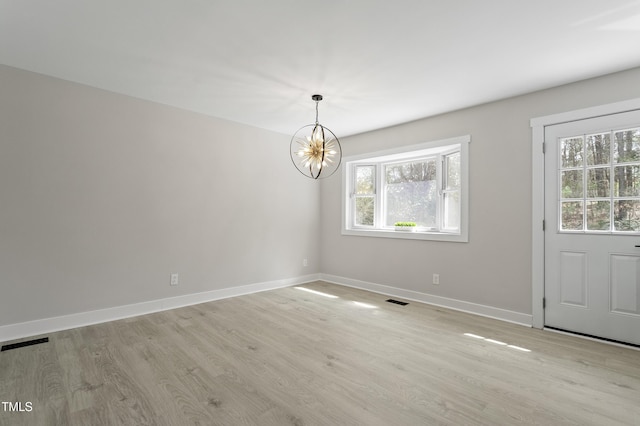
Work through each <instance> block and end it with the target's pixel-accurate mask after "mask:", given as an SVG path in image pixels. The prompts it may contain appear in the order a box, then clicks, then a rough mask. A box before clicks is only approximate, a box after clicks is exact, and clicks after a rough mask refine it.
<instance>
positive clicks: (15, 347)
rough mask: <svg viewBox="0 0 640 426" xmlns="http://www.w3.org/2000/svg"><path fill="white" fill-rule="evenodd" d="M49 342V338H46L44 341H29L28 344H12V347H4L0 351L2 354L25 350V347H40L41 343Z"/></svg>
mask: <svg viewBox="0 0 640 426" xmlns="http://www.w3.org/2000/svg"><path fill="white" fill-rule="evenodd" d="M48 341H49V338H48V337H44V338H42V339H35V340H27V341H26V342H19V343H12V344H10V345H4V346H2V350H0V352H4V351H9V350H11V349H17V348H24V347H25V346H33V345H39V344H40V343H47V342H48Z"/></svg>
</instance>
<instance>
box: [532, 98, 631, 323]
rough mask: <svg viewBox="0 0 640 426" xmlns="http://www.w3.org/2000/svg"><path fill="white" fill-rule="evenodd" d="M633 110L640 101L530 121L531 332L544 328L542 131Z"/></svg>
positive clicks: (619, 103)
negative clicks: (549, 127) (553, 126)
mask: <svg viewBox="0 0 640 426" xmlns="http://www.w3.org/2000/svg"><path fill="white" fill-rule="evenodd" d="M634 110H640V98H636V99H630V100H627V101H622V102H616V103H612V104H606V105H600V106H596V107H591V108H584V109H578V110H574V111H568V112H563V113H559V114H553V115H547V116H543V117H536V118H532V119H531V122H530V124H531V132H532V144H531V154H532V155H531V157H532V212H531V239H532V243H531V244H532V247H531V248H532V250H531V253H532V254H531V256H532V259H531V302H532V306H531V314H532V319H531V325H532V326H533V327H535V328H540V329H542V328H544V307H543V298H544V231H543V223H544V196H545V192H544V191H545V190H544V151H543V150H544V133H545V132H544V129H545V127H546V126H552V125H555V124H562V123H567V122H570V121H576V120H585V119H589V118H595V117H599V116H603V115H609V114H616V113H621V112H628V111H634Z"/></svg>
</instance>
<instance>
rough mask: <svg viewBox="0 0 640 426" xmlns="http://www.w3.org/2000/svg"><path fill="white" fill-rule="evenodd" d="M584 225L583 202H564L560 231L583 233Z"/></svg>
mask: <svg viewBox="0 0 640 426" xmlns="http://www.w3.org/2000/svg"><path fill="white" fill-rule="evenodd" d="M583 224H584V219H583V211H582V201H566V202H563V203H562V223H561V224H560V229H561V230H564V231H582V229H583Z"/></svg>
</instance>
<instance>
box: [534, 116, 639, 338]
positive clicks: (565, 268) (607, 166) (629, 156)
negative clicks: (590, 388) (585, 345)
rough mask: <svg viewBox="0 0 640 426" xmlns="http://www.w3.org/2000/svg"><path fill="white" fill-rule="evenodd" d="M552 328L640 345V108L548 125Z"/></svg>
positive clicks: (548, 310)
mask: <svg viewBox="0 0 640 426" xmlns="http://www.w3.org/2000/svg"><path fill="white" fill-rule="evenodd" d="M545 148H546V149H545V224H546V226H545V233H544V234H545V287H544V293H545V294H544V297H545V302H546V306H545V310H544V318H545V319H544V322H545V326H547V327H555V328H559V329H563V330H567V331H572V332H578V333H583V334H587V335H592V336H597V337H602V338H606V339H612V340H617V341H621V342H627V343H632V344H636V345H640V111H634V112H627V113H620V114H614V115H608V116H603V117H597V118H591V119H588V120H580V121H574V122H570V123H565V124H558V125H554V126H548V127H546V128H545Z"/></svg>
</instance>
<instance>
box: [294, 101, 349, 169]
mask: <svg viewBox="0 0 640 426" xmlns="http://www.w3.org/2000/svg"><path fill="white" fill-rule="evenodd" d="M311 99H312V100H314V101H315V103H316V122H315V124H307V125H306V126H303V127H301V128H300V129H298V131H297V132H296V133H295V134H294V135H293V137H292V138H291V151H290V153H291V161H293V164H294V165H295V166H296V168H297V169H298V170H299V171H300V173H302V174H303V175H305V176H306V177H308V178H311V179H322V178H326V177H329V176H331V175H332V174H334V173H335V171H336V170H338V167H339V166H340V160H341V159H342V148H341V147H340V141H339V140H338V138H337V136H336V135H334V134H333V132H332V131H331V130H329V129H327V128H326V127H324V126H323V125H321V124H320V123H319V122H318V103H319V102H320V101H321V100H322V95H313V96H311ZM309 130H311V133H310V134H309Z"/></svg>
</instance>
